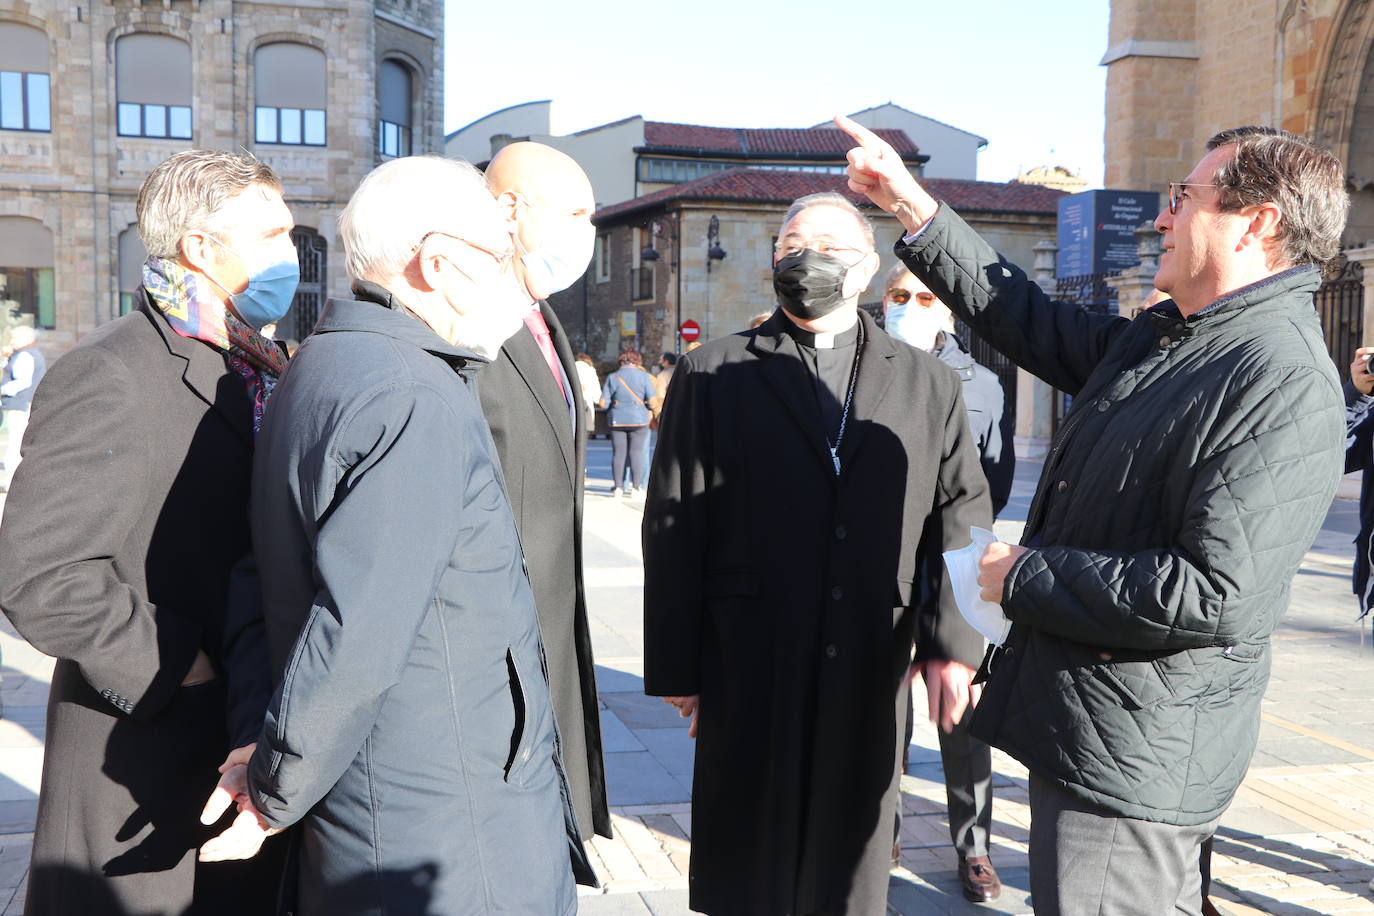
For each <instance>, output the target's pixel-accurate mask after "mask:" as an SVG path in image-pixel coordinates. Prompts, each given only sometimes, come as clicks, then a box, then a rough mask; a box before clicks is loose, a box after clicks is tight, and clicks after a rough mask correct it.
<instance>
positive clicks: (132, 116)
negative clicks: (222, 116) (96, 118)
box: [117, 102, 191, 140]
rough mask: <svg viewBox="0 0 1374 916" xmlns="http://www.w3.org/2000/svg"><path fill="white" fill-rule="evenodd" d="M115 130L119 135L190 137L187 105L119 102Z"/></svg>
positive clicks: (185, 138) (183, 138)
mask: <svg viewBox="0 0 1374 916" xmlns="http://www.w3.org/2000/svg"><path fill="white" fill-rule="evenodd" d="M117 117H118V121H119V123H118V125H117V131H118V133H119V136H121V137H170V138H172V139H176V140H190V139H191V107H190V106H189V105H144V104H141V103H139V102H120V103H119V108H118V111H117Z"/></svg>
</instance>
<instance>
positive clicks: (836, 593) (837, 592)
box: [830, 585, 844, 601]
mask: <svg viewBox="0 0 1374 916" xmlns="http://www.w3.org/2000/svg"><path fill="white" fill-rule="evenodd" d="M830 597H831V598H834V599H835V600H836V601H839V600H840V599H841V598H843V597H844V589H842V588H840V587H839V586H838V585H837V586H835V587H834V588H832V589H831V590H830Z"/></svg>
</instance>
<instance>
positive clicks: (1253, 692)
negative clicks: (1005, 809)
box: [837, 118, 1349, 916]
mask: <svg viewBox="0 0 1374 916" xmlns="http://www.w3.org/2000/svg"><path fill="white" fill-rule="evenodd" d="M837 123H839V124H840V126H841V127H842V128H843V129H845V130H846V131H848V132H849V133H850V135H851V136H853V137H854V139H855V140H856V141H857V142H858V144H859V145H858V147H857V148H856V149H854V150H851V151H850V153H849V162H850V166H849V170H848V175H849V182H850V186H851V188H853V189H854V190H856V191H862V192H864V193H866V194H867V195H868V197H869V198H870V199H871V200H872V201H873V202H874V203H876V204H878V205H879V206H880V207H882V208H884V209H886V210H888V211H890V212H892V213H894V214H896V216H897V217H898V219H899V220H901V222H902V224H903V225H904V226H905V228H906V230H907V233H908V234H907V235H906V236H905V237H904V238H903V239H902V241H901V242H900V243H899V244H898V246H897V254H898V256H899V257H900V258H901V259H902V260H903V262H905V263H906V264H907V266H908V267H909V268H910V269H911V271H912V272H913V273H914V274H916V275H917V276H918V277H920V278H921V279H922V280H923V281H924V282H925V283H926V285H927V286H929V287H930V289H931V291H932V292H934V293H935V294H936V295H938V296H939V297H940V299H941V300H942V301H944V302H945V303H946V304H947V305H949V306H950V307H951V308H953V309H954V311H955V312H956V314H958V315H959V316H960V317H962V318H963V319H964V320H965V321H967V322H968V323H969V325H970V326H971V327H973V329H974V330H975V331H977V332H978V333H979V334H980V335H982V336H983V338H984V339H986V340H988V341H989V342H990V343H991V344H992V345H993V346H995V347H997V348H998V349H999V350H1001V351H1002V352H1003V353H1005V354H1007V356H1009V357H1010V358H1011V359H1013V360H1014V361H1015V362H1016V363H1017V364H1018V365H1020V366H1022V367H1023V368H1025V369H1027V370H1028V371H1030V372H1032V373H1035V374H1036V375H1038V376H1040V377H1041V378H1043V379H1045V380H1046V381H1048V382H1049V383H1050V384H1052V385H1054V386H1055V387H1056V388H1059V389H1061V390H1063V391H1067V392H1070V393H1071V394H1073V395H1074V406H1073V409H1072V410H1071V411H1070V413H1069V415H1068V417H1066V418H1065V422H1064V424H1063V425H1062V426H1061V428H1060V430H1059V433H1058V434H1057V436H1056V437H1055V442H1054V446H1053V449H1052V451H1051V453H1050V455H1049V456H1048V457H1047V458H1046V460H1045V469H1044V473H1043V475H1042V477H1041V480H1040V486H1039V489H1038V491H1037V493H1036V496H1035V501H1034V503H1033V504H1032V506H1031V510H1030V513H1029V518H1028V519H1027V522H1026V530H1025V535H1024V537H1023V540H1022V544H1021V546H1012V545H1008V544H994V545H993V546H992V547H991V548H989V550H988V551H987V553H986V554H985V555H984V557H983V559H982V573H981V575H980V582H981V583H982V585H983V594H984V597H986V598H987V599H988V600H991V601H1000V602H1001V605H1002V608H1003V610H1004V611H1005V613H1006V615H1007V617H1008V618H1009V619H1010V620H1011V622H1012V630H1011V633H1010V634H1009V636H1008V638H1007V641H1006V643H1005V645H1004V646H1003V647H1002V648H1001V650H1000V651H999V652H998V653H996V654H995V655H993V656H991V657H990V658H989V659H988V660H987V661H986V662H985V663H984V670H985V671H990V677H989V680H988V682H987V684H986V687H985V689H984V693H983V697H982V701H981V703H980V704H979V706H978V710H977V712H976V713H975V715H974V719H973V724H972V731H973V733H974V734H975V735H976V736H977V737H979V738H982V739H984V740H986V741H988V742H989V743H990V744H992V745H994V746H996V747H1000V748H1002V749H1003V750H1005V751H1007V752H1008V753H1010V754H1012V755H1013V756H1015V757H1017V758H1018V759H1019V760H1021V761H1022V762H1023V763H1025V764H1026V766H1027V768H1028V769H1029V770H1030V774H1031V776H1030V805H1031V819H1032V824H1031V856H1030V867H1031V893H1032V895H1033V897H1034V900H1035V909H1036V912H1037V913H1038V914H1041V916H1045V914H1058V913H1073V914H1078V913H1104V912H1105V913H1125V912H1129V913H1136V914H1152V913H1158V914H1164V913H1189V914H1195V913H1198V912H1199V906H1200V904H1201V890H1200V888H1199V870H1198V859H1199V850H1200V847H1201V846H1202V844H1203V842H1204V841H1205V840H1206V839H1207V838H1208V837H1209V836H1211V834H1212V832H1213V830H1214V829H1215V827H1216V824H1217V821H1218V819H1219V818H1220V817H1221V814H1222V812H1224V811H1225V810H1226V807H1227V805H1228V804H1229V803H1230V801H1231V798H1232V797H1233V795H1234V794H1235V791H1236V789H1237V788H1238V787H1239V785H1240V782H1241V779H1242V778H1243V777H1244V775H1245V770H1246V768H1247V766H1248V765H1249V761H1250V757H1251V754H1252V753H1253V751H1254V747H1255V742H1256V739H1257V735H1258V730H1259V729H1258V726H1259V704H1260V700H1261V699H1262V698H1263V695H1264V688H1265V685H1266V683H1267V682H1268V674H1269V648H1270V646H1269V638H1270V634H1271V633H1272V632H1273V630H1274V627H1275V626H1276V625H1277V623H1278V620H1279V618H1280V617H1281V616H1282V614H1283V612H1284V611H1285V609H1286V608H1287V605H1288V598H1289V591H1290V587H1291V583H1292V578H1293V575H1294V573H1295V572H1296V571H1297V568H1298V564H1299V563H1300V562H1301V561H1302V557H1303V554H1304V552H1305V551H1306V549H1307V548H1308V547H1309V546H1310V545H1311V543H1312V539H1313V537H1314V536H1315V535H1316V532H1317V530H1318V528H1319V526H1320V524H1321V521H1322V519H1323V517H1324V516H1325V513H1326V510H1327V508H1328V506H1329V505H1330V501H1331V497H1332V495H1333V494H1334V492H1335V488H1336V482H1337V480H1338V479H1339V477H1340V473H1341V464H1342V453H1343V450H1344V449H1343V444H1344V443H1343V432H1344V422H1343V420H1344V410H1343V401H1342V397H1341V391H1340V383H1339V379H1338V377H1337V375H1336V371H1335V367H1334V366H1333V365H1332V364H1331V359H1330V357H1329V356H1328V355H1327V354H1326V351H1325V347H1324V345H1323V340H1322V333H1321V326H1320V324H1319V322H1318V321H1317V317H1316V313H1315V311H1314V309H1313V308H1312V292H1313V291H1314V290H1315V289H1316V288H1317V286H1318V284H1319V283H1320V274H1319V272H1318V270H1317V269H1316V265H1318V264H1320V263H1321V262H1323V261H1325V260H1327V259H1329V258H1331V257H1333V256H1334V255H1335V254H1336V252H1337V250H1338V248H1339V242H1340V235H1341V230H1342V228H1343V226H1344V222H1345V214H1346V211H1347V209H1348V206H1349V203H1348V198H1347V196H1346V192H1345V172H1344V169H1343V168H1342V167H1341V165H1340V163H1339V162H1338V161H1337V160H1336V159H1335V157H1334V156H1332V155H1331V154H1330V153H1329V152H1328V151H1326V150H1324V149H1321V148H1319V147H1317V146H1316V145H1314V144H1312V143H1311V142H1309V141H1307V140H1305V139H1303V138H1301V137H1297V136H1294V135H1292V134H1289V133H1286V132H1284V131H1279V130H1276V129H1274V128H1263V127H1242V128H1236V129H1233V130H1228V131H1223V132H1221V133H1219V134H1217V135H1216V136H1215V137H1213V138H1212V140H1211V141H1210V142H1209V143H1208V144H1207V153H1206V155H1205V156H1203V157H1202V160H1201V161H1200V162H1199V163H1198V164H1197V166H1196V167H1195V168H1194V169H1193V171H1192V173H1191V174H1189V175H1188V176H1187V177H1186V178H1184V179H1183V180H1182V181H1178V182H1173V183H1171V184H1170V185H1169V200H1168V206H1167V207H1166V208H1165V209H1163V210H1162V211H1161V212H1160V214H1159V216H1158V217H1156V219H1155V228H1156V229H1158V230H1159V232H1160V233H1161V234H1162V235H1163V247H1164V253H1163V255H1162V257H1161V258H1160V265H1159V271H1158V273H1157V274H1156V275H1155V286H1156V287H1157V288H1158V289H1160V290H1161V291H1163V292H1165V293H1166V294H1168V295H1169V296H1170V297H1171V298H1170V299H1168V300H1166V301H1164V302H1161V303H1159V304H1157V305H1155V306H1152V307H1151V308H1149V309H1147V310H1145V311H1144V312H1143V313H1142V314H1141V315H1140V316H1139V317H1137V318H1136V319H1135V320H1133V321H1132V320H1127V319H1125V318H1120V317H1117V316H1114V315H1113V316H1108V315H1097V314H1092V313H1089V312H1086V311H1084V310H1081V309H1078V308H1075V307H1073V306H1071V305H1068V304H1065V303H1057V302H1052V301H1050V300H1049V299H1048V298H1047V297H1046V296H1045V295H1044V293H1042V292H1041V291H1040V290H1039V289H1038V288H1037V287H1036V286H1035V285H1034V284H1032V283H1030V282H1029V281H1028V280H1027V279H1026V276H1025V274H1024V273H1022V272H1021V271H1020V270H1018V269H1017V268H1016V267H1014V266H1013V265H1011V264H1009V263H1007V262H1006V261H1004V260H1002V259H1001V258H1000V257H999V256H998V254H997V253H996V252H995V251H994V250H993V249H992V248H991V247H990V246H988V245H987V243H986V242H984V241H983V240H982V239H981V238H979V237H978V236H977V235H976V234H975V233H974V232H973V231H972V230H970V229H969V228H968V226H966V225H965V224H964V223H963V222H962V221H961V220H960V219H959V217H958V216H957V215H955V214H954V213H952V212H950V210H949V208H948V207H947V206H945V205H942V204H938V203H937V202H936V201H935V200H934V199H933V198H931V197H930V195H929V194H927V193H926V192H925V190H924V189H922V188H921V187H920V185H919V184H918V183H917V182H916V180H915V179H914V178H912V177H911V175H910V174H909V173H908V172H907V171H906V169H905V167H903V166H902V165H901V162H900V159H899V158H898V157H897V156H896V154H895V153H894V152H893V151H892V150H891V148H890V147H888V146H887V145H886V144H884V143H883V142H882V141H881V140H879V139H878V138H877V137H876V136H874V135H873V134H872V133H871V132H869V131H867V130H865V129H864V128H862V127H860V126H859V125H857V124H854V123H853V122H852V121H849V120H848V119H844V118H839V119H837Z"/></svg>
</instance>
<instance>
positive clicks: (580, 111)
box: [444, 0, 1108, 187]
mask: <svg viewBox="0 0 1374 916" xmlns="http://www.w3.org/2000/svg"><path fill="white" fill-rule="evenodd" d="M446 10H447V13H446V17H445V48H446V57H447V61H446V65H445V87H444V89H445V92H444V95H445V98H444V105H445V109H446V111H445V117H444V129H445V131H451V130H454V129H456V128H458V127H461V126H463V125H464V124H467V123H469V122H471V121H473V120H475V119H477V118H479V117H481V116H482V115H484V114H487V113H488V112H491V111H495V110H497V109H499V108H504V107H506V106H507V105H513V104H517V103H520V102H528V101H533V100H536V99H552V100H553V103H554V105H553V132H554V133H555V134H563V133H569V132H572V131H575V130H582V129H583V128H587V127H594V126H596V125H598V124H604V123H606V122H608V121H615V120H618V119H620V118H624V117H629V116H631V115H635V114H640V115H643V116H644V117H645V118H647V119H649V120H655V121H680V122H684V123H691V124H709V125H713V126H722V127H803V126H807V125H810V124H815V123H817V122H819V121H822V120H824V119H826V118H828V117H830V116H831V115H832V114H834V113H836V112H851V111H857V110H859V109H863V108H868V107H870V106H872V105H879V104H882V103H883V102H887V101H892V102H896V103H897V104H899V105H902V106H905V107H906V108H909V109H911V110H913V111H917V112H920V113H921V114H924V115H927V116H929V117H932V118H936V119H938V120H941V121H945V122H947V123H949V124H953V125H954V126H956V127H960V128H962V129H964V130H968V131H971V132H973V133H975V134H979V135H980V136H983V137H986V138H987V139H988V146H987V148H986V149H985V150H984V151H983V152H982V153H980V154H979V162H978V177H979V178H981V179H983V180H987V181H1006V180H1008V179H1010V178H1013V177H1015V176H1016V174H1017V172H1018V170H1019V169H1020V168H1021V167H1027V168H1029V167H1031V166H1034V165H1042V164H1056V165H1065V166H1068V167H1069V168H1071V169H1074V170H1082V173H1083V175H1084V177H1086V178H1087V179H1088V181H1089V186H1090V187H1097V186H1100V185H1101V182H1102V172H1103V165H1102V130H1103V103H1104V94H1105V87H1106V68H1104V67H1099V66H1098V65H1097V62H1098V61H1099V60H1101V58H1102V54H1103V52H1104V51H1105V50H1106V48H1107V16H1108V0H1063V2H1059V3H1054V4H1042V3H1027V2H1014V0H914V2H904V3H903V2H892V0H884V2H879V3H852V2H845V0H832V2H829V3H820V2H815V0H790V2H788V0H770V2H766V3H765V2H761V0H725V2H701V0H699V2H695V3H684V2H663V0H592V2H586V3H577V2H568V0H558V2H554V0H526V2H523V3H512V4H511V5H510V6H507V5H506V4H505V3H501V2H496V3H492V2H487V3H468V2H463V3H459V2H448V3H447V6H446ZM875 10H876V11H881V12H872V11H875Z"/></svg>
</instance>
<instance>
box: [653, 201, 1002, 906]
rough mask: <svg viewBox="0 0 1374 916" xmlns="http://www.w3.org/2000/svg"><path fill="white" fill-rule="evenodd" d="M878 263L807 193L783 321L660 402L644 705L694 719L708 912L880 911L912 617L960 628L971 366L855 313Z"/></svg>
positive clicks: (699, 856) (982, 495)
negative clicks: (958, 574)
mask: <svg viewBox="0 0 1374 916" xmlns="http://www.w3.org/2000/svg"><path fill="white" fill-rule="evenodd" d="M877 265H878V258H877V255H876V254H875V253H874V249H873V235H872V229H871V227H869V226H868V224H867V221H866V220H865V219H864V218H863V216H862V215H861V214H860V213H859V212H858V211H857V210H856V209H855V208H854V206H853V205H852V204H851V203H849V202H848V200H847V199H845V198H844V197H841V196H840V195H837V194H823V195H812V196H811V197H808V198H802V199H801V200H799V201H797V202H796V203H794V204H793V206H792V208H791V209H790V210H789V211H788V214H787V218H786V219H785V220H784V222H783V228H782V231H781V232H780V234H779V241H778V248H777V251H776V252H775V261H774V286H775V289H776V291H777V293H778V298H779V302H780V303H781V305H782V308H780V309H779V310H778V311H776V312H775V313H774V314H773V316H772V317H771V318H769V319H768V320H767V321H765V322H764V323H763V324H762V325H761V326H760V327H759V328H757V329H755V330H752V331H746V332H743V333H740V334H736V335H734V336H732V337H727V338H724V339H720V340H715V341H711V342H710V343H707V344H706V345H705V346H703V347H702V348H700V349H699V350H697V351H696V352H694V353H692V354H689V355H687V356H685V357H684V358H683V359H682V360H681V361H680V362H679V363H678V370H677V372H676V374H675V377H674V381H673V386H672V388H671V389H669V393H668V399H667V404H666V405H665V407H664V411H663V418H662V421H661V426H660V429H659V445H658V450H657V452H656V454H655V456H654V465H653V470H652V472H651V474H650V479H649V493H648V499H647V503H646V507H645V518H644V565H645V595H644V601H645V604H644V624H645V675H644V680H645V691H646V692H647V693H648V694H649V695H651V696H663V697H666V698H668V699H669V701H670V702H673V703H675V704H676V705H678V707H679V709H680V710H681V711H682V712H683V714H684V715H688V714H690V715H692V716H693V717H694V720H693V726H692V730H693V732H694V733H695V734H696V736H697V742H698V743H697V754H696V769H695V776H694V782H693V802H692V860H691V885H690V886H691V901H690V905H691V907H692V909H694V910H697V911H700V912H704V913H709V914H712V916H731V914H740V916H744V914H748V916H783V914H796V916H803V914H820V913H824V914H827V916H834V914H841V913H845V914H854V916H870V914H873V913H881V912H884V910H885V907H886V897H887V875H888V870H889V867H890V865H891V858H890V856H891V849H892V811H893V810H895V806H896V800H897V793H898V789H899V783H898V778H899V772H898V765H899V760H900V758H901V744H902V738H903V725H904V722H905V708H906V704H907V702H908V684H909V678H908V671H909V668H910V665H911V660H912V657H913V650H914V644H915V640H916V638H917V633H918V627H917V618H918V616H919V611H920V608H921V607H922V606H923V605H924V604H926V603H927V602H928V601H936V602H938V603H939V606H940V616H941V617H942V618H944V619H946V620H948V619H951V618H952V617H954V616H956V615H957V614H958V611H957V609H956V608H955V606H954V603H953V596H952V595H951V594H950V593H949V589H948V588H947V587H946V584H947V577H946V576H945V575H944V572H943V568H942V560H941V556H940V554H941V552H942V551H944V550H949V549H955V548H959V547H963V546H964V545H966V544H967V543H968V541H969V527H970V525H980V526H984V527H986V526H988V525H990V523H991V520H992V516H991V509H990V504H989V499H988V489H987V482H986V480H985V479H984V477H983V473H982V471H981V469H980V467H979V462H978V449H977V446H976V443H975V442H974V440H973V437H972V436H971V435H970V433H969V429H968V421H967V419H966V414H965V410H964V405H963V401H962V398H961V392H960V381H959V378H958V376H957V375H956V374H955V373H954V372H952V371H951V370H950V369H949V368H948V367H946V366H944V365H942V364H941V363H940V361H939V360H938V359H936V358H934V357H932V356H930V355H929V354H925V353H920V352H917V351H916V350H914V349H912V348H911V347H908V346H906V345H904V344H900V343H897V342H895V341H893V340H892V338H890V337H888V335H887V334H886V333H885V332H884V331H882V329H880V328H879V327H877V325H876V324H875V323H874V322H873V321H872V320H871V319H870V318H869V317H868V316H867V314H865V313H863V312H860V311H859V309H858V307H857V303H858V298H859V296H860V294H861V293H862V292H863V290H864V288H865V287H866V286H867V285H868V282H869V281H870V280H871V279H872V277H873V274H874V272H875V271H876V269H877ZM923 583H924V585H923ZM923 588H929V589H931V590H932V591H938V592H939V594H932V595H923V594H922V589H923ZM937 631H938V626H937ZM939 689H941V693H942V702H948V703H950V704H951V705H953V706H956V707H957V706H959V705H960V704H966V703H968V702H969V699H970V697H969V694H970V687H969V684H968V679H967V677H965V678H964V680H963V682H962V683H961V684H953V683H951V684H948V685H940V688H939ZM961 712H962V709H959V710H957V711H955V712H954V713H953V714H954V717H955V718H958V716H959V714H961Z"/></svg>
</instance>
